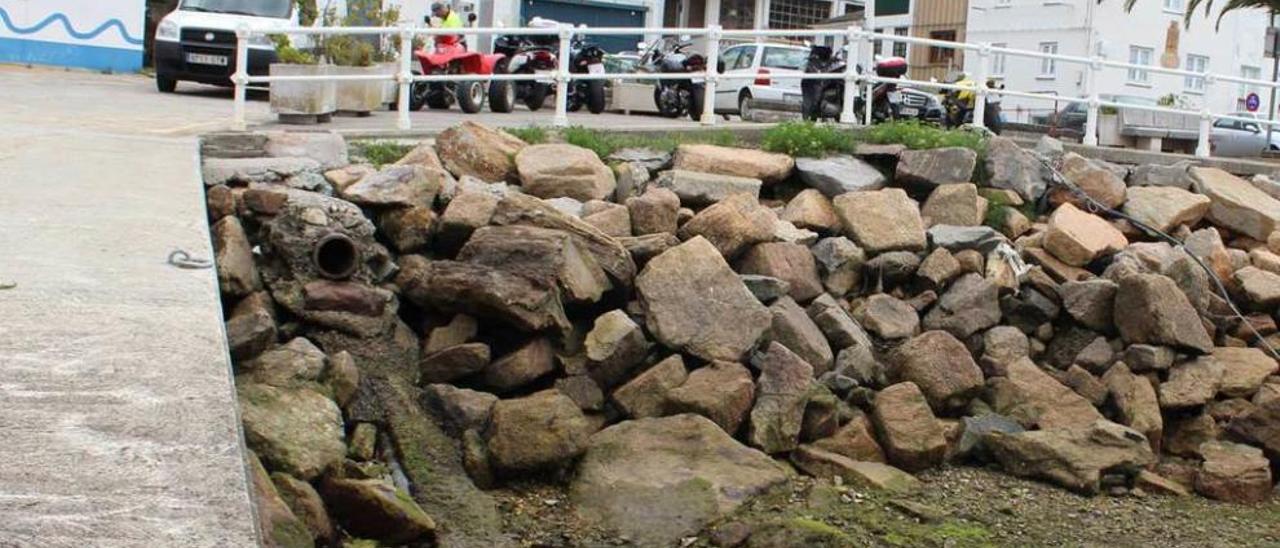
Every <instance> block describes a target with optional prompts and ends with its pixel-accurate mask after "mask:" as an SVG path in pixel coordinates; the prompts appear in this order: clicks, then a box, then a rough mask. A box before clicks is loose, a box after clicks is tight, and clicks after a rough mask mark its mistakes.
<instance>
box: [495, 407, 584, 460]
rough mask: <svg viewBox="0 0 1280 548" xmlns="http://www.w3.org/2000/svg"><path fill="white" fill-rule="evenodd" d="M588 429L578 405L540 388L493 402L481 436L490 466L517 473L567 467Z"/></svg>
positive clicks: (576, 453) (579, 449)
mask: <svg viewBox="0 0 1280 548" xmlns="http://www.w3.org/2000/svg"><path fill="white" fill-rule="evenodd" d="M592 431H593V429H592V427H591V422H590V421H588V420H587V418H586V417H585V416H583V414H582V410H581V409H579V408H578V404H576V403H574V402H573V400H571V399H569V397H568V396H566V395H564V394H562V393H560V392H559V391H557V390H544V391H542V392H538V393H536V394H534V395H532V396H526V397H523V398H518V399H512V400H500V401H498V402H497V403H495V404H494V405H493V414H492V416H491V417H490V419H489V428H488V430H487V431H486V432H485V438H486V439H487V440H488V447H489V456H490V459H491V462H492V463H493V465H494V467H495V468H496V469H497V470H498V471H499V472H500V473H507V474H517V475H518V474H521V473H526V472H534V471H539V470H555V469H558V468H563V467H564V466H567V465H568V464H569V463H570V462H571V461H572V459H574V458H575V457H577V456H578V455H580V454H582V452H583V451H584V450H585V449H586V447H587V438H588V437H590V436H591V433H592Z"/></svg>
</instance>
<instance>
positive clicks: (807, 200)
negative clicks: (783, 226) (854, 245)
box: [782, 188, 840, 234]
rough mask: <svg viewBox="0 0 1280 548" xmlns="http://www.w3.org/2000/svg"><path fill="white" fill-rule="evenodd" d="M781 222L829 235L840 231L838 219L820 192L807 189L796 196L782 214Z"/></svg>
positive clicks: (828, 201) (832, 207)
mask: <svg viewBox="0 0 1280 548" xmlns="http://www.w3.org/2000/svg"><path fill="white" fill-rule="evenodd" d="M782 220H784V221H788V222H790V223H791V224H793V225H796V226H797V227H800V228H806V229H809V230H813V231H816V232H821V233H825V234H831V233H835V232H839V231H840V218H839V217H837V216H836V209H835V207H834V206H832V205H831V200H829V199H827V197H826V196H824V195H823V194H822V192H821V191H819V190H817V189H813V188H808V189H805V190H802V191H800V193H799V194H796V197H795V198H792V199H791V201H790V202H787V208H786V209H785V210H783V212H782Z"/></svg>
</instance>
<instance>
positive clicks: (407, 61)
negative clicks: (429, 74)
mask: <svg viewBox="0 0 1280 548" xmlns="http://www.w3.org/2000/svg"><path fill="white" fill-rule="evenodd" d="M413 37H414V33H413V32H412V31H410V30H409V29H408V27H406V26H404V25H401V26H400V71H399V73H397V74H396V82H397V83H398V84H399V85H400V93H397V94H396V113H397V114H398V119H397V120H396V127H398V128H400V131H408V130H409V129H411V128H412V127H413V120H411V119H410V118H409V98H410V97H411V96H412V94H413V71H412V68H411V67H412V65H411V62H412V58H413Z"/></svg>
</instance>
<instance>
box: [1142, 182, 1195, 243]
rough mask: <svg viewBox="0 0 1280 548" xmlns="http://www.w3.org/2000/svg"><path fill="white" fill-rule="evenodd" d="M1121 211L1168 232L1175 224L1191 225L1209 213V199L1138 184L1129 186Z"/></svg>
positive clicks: (1176, 189) (1179, 190) (1174, 189)
mask: <svg viewBox="0 0 1280 548" xmlns="http://www.w3.org/2000/svg"><path fill="white" fill-rule="evenodd" d="M1124 212H1125V213H1127V214H1129V215H1130V216H1132V217H1133V218H1134V219H1137V220H1139V221H1142V222H1144V223H1146V224H1149V225H1151V226H1152V227H1153V228H1155V229H1156V230H1160V231H1163V232H1169V231H1171V230H1173V229H1175V228H1177V227H1178V226H1179V225H1187V226H1195V225H1196V223H1198V222H1200V219H1202V218H1204V215H1205V213H1208V212H1209V198H1208V197H1206V196H1203V195H1201V194H1193V193H1191V192H1187V191H1185V190H1182V189H1179V188H1176V187H1170V186H1138V187H1133V188H1131V189H1129V193H1128V198H1127V200H1126V201H1125V203H1124Z"/></svg>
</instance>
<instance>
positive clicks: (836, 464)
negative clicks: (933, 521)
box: [791, 445, 920, 493]
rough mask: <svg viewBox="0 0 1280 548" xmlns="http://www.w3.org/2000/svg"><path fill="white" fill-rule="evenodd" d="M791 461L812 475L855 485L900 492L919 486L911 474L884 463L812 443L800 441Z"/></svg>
mask: <svg viewBox="0 0 1280 548" xmlns="http://www.w3.org/2000/svg"><path fill="white" fill-rule="evenodd" d="M791 462H792V464H795V466H796V468H799V469H800V470H801V471H803V472H804V473H806V474H808V475H810V476H813V477H815V478H819V479H826V478H840V479H841V480H843V482H844V483H848V484H850V485H853V486H856V487H862V488H870V489H879V490H884V491H890V492H898V493H901V492H909V491H913V490H915V489H917V488H919V486H920V482H919V481H918V480H916V478H914V477H912V475H911V474H908V473H906V472H903V471H902V470H899V469H897V468H894V467H892V466H889V465H887V464H883V463H879V462H864V461H859V460H856V459H852V458H849V457H846V456H844V455H841V454H839V453H834V452H831V451H827V450H825V449H821V448H818V447H814V446H812V445H801V446H800V447H799V448H797V449H796V450H795V451H793V452H792V453H791Z"/></svg>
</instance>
